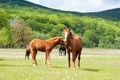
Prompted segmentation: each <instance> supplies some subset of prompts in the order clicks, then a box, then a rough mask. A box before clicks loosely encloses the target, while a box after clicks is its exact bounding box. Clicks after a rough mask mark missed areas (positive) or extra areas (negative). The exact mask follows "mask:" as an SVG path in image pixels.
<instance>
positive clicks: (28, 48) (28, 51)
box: [25, 44, 30, 59]
mask: <svg viewBox="0 0 120 80" xmlns="http://www.w3.org/2000/svg"><path fill="white" fill-rule="evenodd" d="M29 55H30V46H29V44H28V45H27V46H26V54H25V59H26V57H27V58H28V59H29Z"/></svg>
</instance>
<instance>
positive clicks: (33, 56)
mask: <svg viewBox="0 0 120 80" xmlns="http://www.w3.org/2000/svg"><path fill="white" fill-rule="evenodd" d="M31 53H32V62H33V65H37V62H36V54H37V51H32V52H31Z"/></svg>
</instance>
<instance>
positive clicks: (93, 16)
mask: <svg viewBox="0 0 120 80" xmlns="http://www.w3.org/2000/svg"><path fill="white" fill-rule="evenodd" d="M107 15H108V16H107ZM65 28H70V29H71V30H72V32H73V35H79V36H81V38H82V40H83V43H84V44H83V46H84V47H89V48H92V47H99V48H120V9H119V8H118V9H113V10H108V11H103V12H98V13H78V12H69V11H60V10H55V9H50V8H47V7H44V6H41V5H36V4H33V3H30V2H27V1H24V0H0V47H5V48H16V47H18V48H22V47H25V45H26V44H28V43H29V41H30V40H32V39H34V38H39V39H48V38H51V37H55V36H63V30H64V29H65Z"/></svg>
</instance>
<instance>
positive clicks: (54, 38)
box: [48, 37, 62, 40]
mask: <svg viewBox="0 0 120 80" xmlns="http://www.w3.org/2000/svg"><path fill="white" fill-rule="evenodd" d="M58 38H59V39H62V37H53V38H50V39H48V40H56V39H58Z"/></svg>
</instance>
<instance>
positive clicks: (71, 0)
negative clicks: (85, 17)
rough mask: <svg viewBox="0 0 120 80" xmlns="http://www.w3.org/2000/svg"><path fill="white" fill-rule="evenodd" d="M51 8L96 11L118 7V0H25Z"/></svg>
mask: <svg viewBox="0 0 120 80" xmlns="http://www.w3.org/2000/svg"><path fill="white" fill-rule="evenodd" d="M27 1H30V2H33V3H36V4H40V5H43V6H46V7H49V8H53V9H60V10H66V11H77V12H97V11H103V10H107V9H113V8H120V0H27Z"/></svg>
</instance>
